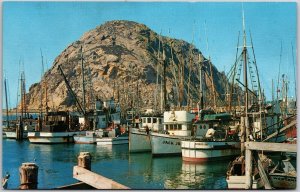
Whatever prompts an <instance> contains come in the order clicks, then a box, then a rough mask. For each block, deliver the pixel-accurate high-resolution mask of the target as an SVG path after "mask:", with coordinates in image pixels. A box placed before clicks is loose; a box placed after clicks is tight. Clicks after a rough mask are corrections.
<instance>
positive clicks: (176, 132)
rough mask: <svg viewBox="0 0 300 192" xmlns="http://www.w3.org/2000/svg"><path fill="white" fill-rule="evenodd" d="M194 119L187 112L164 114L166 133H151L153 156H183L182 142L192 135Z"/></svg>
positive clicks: (168, 112)
mask: <svg viewBox="0 0 300 192" xmlns="http://www.w3.org/2000/svg"><path fill="white" fill-rule="evenodd" d="M194 118H195V114H192V113H190V112H187V111H174V110H172V111H166V112H164V123H163V125H164V133H156V132H151V148H152V155H153V156H162V155H181V146H180V141H181V139H184V138H187V137H190V136H191V135H192V120H193V119H194Z"/></svg>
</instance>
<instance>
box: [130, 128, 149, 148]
mask: <svg viewBox="0 0 300 192" xmlns="http://www.w3.org/2000/svg"><path fill="white" fill-rule="evenodd" d="M148 151H149V152H150V151H151V143H150V135H148V134H147V133H146V132H142V131H139V129H131V131H130V133H129V152H148Z"/></svg>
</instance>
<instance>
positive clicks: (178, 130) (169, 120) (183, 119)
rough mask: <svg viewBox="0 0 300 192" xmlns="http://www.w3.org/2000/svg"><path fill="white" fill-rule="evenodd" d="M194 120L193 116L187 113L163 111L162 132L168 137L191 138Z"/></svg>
mask: <svg viewBox="0 0 300 192" xmlns="http://www.w3.org/2000/svg"><path fill="white" fill-rule="evenodd" d="M194 118H195V114H192V113H189V112H187V111H174V110H172V111H165V112H164V123H163V125H164V131H165V132H166V133H168V134H170V135H177V136H191V134H192V120H193V119H194Z"/></svg>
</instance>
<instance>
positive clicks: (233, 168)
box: [226, 154, 272, 189]
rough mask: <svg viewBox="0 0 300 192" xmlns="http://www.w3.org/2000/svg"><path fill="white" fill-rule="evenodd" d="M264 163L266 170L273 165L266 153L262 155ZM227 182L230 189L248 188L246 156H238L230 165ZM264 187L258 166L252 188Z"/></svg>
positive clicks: (253, 176)
mask: <svg viewBox="0 0 300 192" xmlns="http://www.w3.org/2000/svg"><path fill="white" fill-rule="evenodd" d="M260 156H261V159H262V165H263V167H264V169H265V170H267V169H268V168H269V167H270V166H271V162H272V161H271V160H270V159H269V158H267V157H266V156H264V155H261V154H260ZM226 175H227V177H226V182H227V186H228V189H246V175H245V156H243V155H241V156H238V157H237V158H236V159H235V160H234V161H232V162H230V164H229V165H228V170H227V173H226ZM263 187H264V183H263V180H262V179H261V177H260V175H259V171H258V169H257V168H255V169H254V170H253V175H252V186H251V189H261V188H263Z"/></svg>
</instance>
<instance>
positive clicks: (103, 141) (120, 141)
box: [96, 136, 129, 145]
mask: <svg viewBox="0 0 300 192" xmlns="http://www.w3.org/2000/svg"><path fill="white" fill-rule="evenodd" d="M96 141H97V145H126V144H128V143H129V142H128V136H123V137H103V138H97V140H96Z"/></svg>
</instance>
